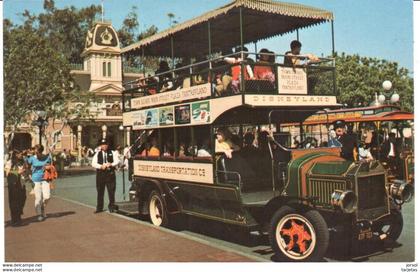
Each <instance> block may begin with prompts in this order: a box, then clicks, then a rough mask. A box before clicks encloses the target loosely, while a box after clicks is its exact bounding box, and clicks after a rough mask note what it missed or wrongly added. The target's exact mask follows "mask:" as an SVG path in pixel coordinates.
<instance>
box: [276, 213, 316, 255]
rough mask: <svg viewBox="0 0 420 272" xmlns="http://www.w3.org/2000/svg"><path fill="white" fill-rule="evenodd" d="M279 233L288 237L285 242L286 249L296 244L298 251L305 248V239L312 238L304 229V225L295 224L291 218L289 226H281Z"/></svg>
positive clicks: (302, 250)
mask: <svg viewBox="0 0 420 272" xmlns="http://www.w3.org/2000/svg"><path fill="white" fill-rule="evenodd" d="M280 235H282V236H289V237H290V240H289V243H288V244H287V249H288V250H292V249H293V248H294V247H295V246H296V245H297V246H298V247H299V252H300V253H304V252H305V251H306V250H307V243H306V241H310V240H312V236H311V234H310V233H308V232H307V231H306V230H305V226H304V225H300V224H297V223H296V222H295V220H293V219H292V220H291V224H290V228H288V229H287V228H282V229H281V230H280Z"/></svg>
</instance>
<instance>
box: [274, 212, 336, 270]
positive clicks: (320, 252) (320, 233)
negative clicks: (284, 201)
mask: <svg viewBox="0 0 420 272" xmlns="http://www.w3.org/2000/svg"><path fill="white" fill-rule="evenodd" d="M269 237H270V243H271V247H272V248H273V250H274V252H275V253H276V255H277V256H278V257H279V258H280V259H281V260H286V261H305V262H308V261H318V260H320V259H321V258H322V257H324V255H325V252H326V251H327V248H328V243H329V233H328V227H327V223H326V222H325V220H324V218H323V217H322V216H321V215H320V214H319V212H317V211H315V210H309V211H307V212H298V211H297V210H295V209H293V208H291V207H290V206H284V207H281V208H280V209H279V210H277V212H275V214H274V216H273V218H272V219H271V228H270V236H269Z"/></svg>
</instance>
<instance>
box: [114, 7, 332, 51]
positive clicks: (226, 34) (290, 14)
mask: <svg viewBox="0 0 420 272" xmlns="http://www.w3.org/2000/svg"><path fill="white" fill-rule="evenodd" d="M241 9H242V18H243V41H244V44H247V43H250V42H257V41H259V40H263V39H268V38H271V37H273V36H277V35H283V34H285V33H288V32H291V31H294V30H296V29H300V28H306V27H310V26H313V25H316V24H319V23H323V22H325V21H329V20H333V19H334V18H333V14H332V13H331V12H329V11H326V10H322V9H318V8H313V7H309V6H305V5H301V4H293V3H283V2H277V1H272V0H236V1H233V2H231V3H229V4H227V5H225V6H223V7H220V8H218V9H215V10H213V11H209V12H207V13H205V14H203V15H201V16H199V17H196V18H193V19H191V20H188V21H186V22H184V23H181V24H178V25H176V26H174V27H172V28H169V29H167V30H165V31H162V32H160V33H157V34H155V35H153V36H151V37H148V38H146V39H143V40H142V41H140V42H137V43H134V44H132V45H130V46H127V47H125V48H123V49H122V52H123V54H127V53H129V54H132V53H135V54H141V52H142V51H143V52H144V55H145V56H168V57H170V56H171V37H172V39H173V44H174V52H173V53H174V56H175V57H189V56H199V55H206V54H208V53H209V42H208V41H209V39H208V33H209V32H208V29H209V27H210V30H211V31H210V33H211V41H212V43H211V44H212V52H217V51H221V50H225V49H227V48H232V47H235V46H237V45H239V44H240V19H239V18H240V16H239V14H240V10H241Z"/></svg>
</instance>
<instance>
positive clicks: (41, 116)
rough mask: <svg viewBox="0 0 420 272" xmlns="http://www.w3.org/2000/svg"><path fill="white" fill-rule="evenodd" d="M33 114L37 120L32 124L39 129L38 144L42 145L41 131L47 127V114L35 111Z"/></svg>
mask: <svg viewBox="0 0 420 272" xmlns="http://www.w3.org/2000/svg"><path fill="white" fill-rule="evenodd" d="M35 114H36V115H37V119H36V120H34V122H33V124H34V125H36V126H38V128H39V144H40V145H42V129H43V128H44V127H45V126H46V125H48V122H47V119H48V118H46V116H47V113H46V112H45V111H42V110H39V111H36V112H35Z"/></svg>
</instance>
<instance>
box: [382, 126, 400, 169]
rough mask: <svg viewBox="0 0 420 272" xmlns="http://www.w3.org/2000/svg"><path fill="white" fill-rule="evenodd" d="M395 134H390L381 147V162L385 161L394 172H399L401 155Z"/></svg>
mask: <svg viewBox="0 0 420 272" xmlns="http://www.w3.org/2000/svg"><path fill="white" fill-rule="evenodd" d="M395 136H396V135H395V133H393V132H391V133H389V134H388V139H387V140H386V141H385V142H384V143H383V144H382V146H381V160H382V161H385V162H386V163H387V164H388V165H389V167H390V168H391V170H392V171H394V172H395V171H396V170H397V166H398V165H397V157H398V156H399V155H400V150H399V145H398V144H397V139H396V137H395Z"/></svg>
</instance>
